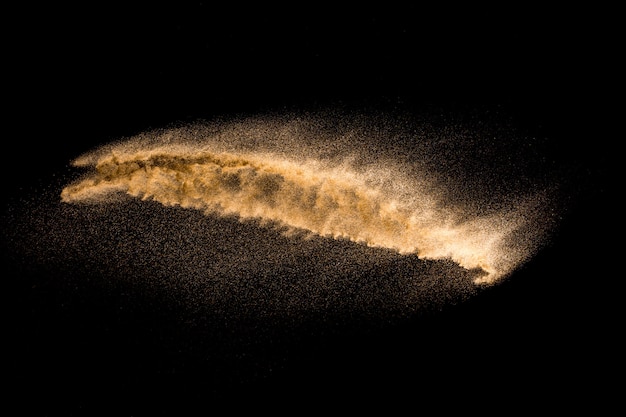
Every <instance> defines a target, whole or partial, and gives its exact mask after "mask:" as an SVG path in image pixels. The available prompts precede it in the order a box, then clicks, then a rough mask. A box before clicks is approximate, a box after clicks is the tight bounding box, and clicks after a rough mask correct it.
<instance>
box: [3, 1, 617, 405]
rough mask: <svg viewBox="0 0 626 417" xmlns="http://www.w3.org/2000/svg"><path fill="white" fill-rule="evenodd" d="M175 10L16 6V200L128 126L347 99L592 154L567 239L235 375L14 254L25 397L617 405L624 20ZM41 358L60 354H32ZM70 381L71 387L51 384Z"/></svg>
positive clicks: (540, 12) (462, 12)
mask: <svg viewBox="0 0 626 417" xmlns="http://www.w3.org/2000/svg"><path fill="white" fill-rule="evenodd" d="M171 3H172V4H165V5H163V4H159V5H153V4H146V5H143V6H139V5H133V6H128V5H126V4H122V5H119V6H118V5H116V6H112V5H110V3H108V2H102V3H101V4H95V5H93V4H92V3H90V5H89V6H85V5H83V6H57V5H45V6H43V5H36V4H28V5H25V6H23V7H22V8H21V10H18V11H15V12H13V14H11V15H8V16H6V17H5V19H7V20H8V21H9V26H8V28H9V30H8V33H7V34H6V35H5V46H6V51H7V52H6V53H7V55H5V57H8V59H5V60H4V67H5V69H7V70H8V75H7V76H5V78H4V80H5V91H7V92H8V93H7V95H5V107H8V109H7V110H6V113H5V114H6V115H7V116H8V117H7V120H5V126H6V127H7V132H6V133H5V135H6V136H5V141H4V142H3V143H4V144H5V162H4V164H3V165H4V166H3V170H5V172H4V177H5V185H6V187H7V189H8V196H9V197H10V198H14V197H19V196H21V195H24V194H28V195H29V196H31V195H32V194H36V192H35V191H33V190H36V189H37V187H42V186H45V185H46V184H47V183H49V182H52V181H53V178H56V177H58V175H60V174H63V173H65V172H66V171H67V163H68V161H70V160H71V159H72V158H74V157H76V156H77V155H79V154H80V153H82V152H84V151H85V150H88V149H91V148H92V147H93V146H95V145H97V144H99V143H103V142H107V141H110V140H111V139H115V138H118V137H121V136H127V135H132V134H135V133H138V132H141V131H144V130H147V129H150V128H153V127H161V126H166V125H168V124H170V123H174V122H180V121H193V120H196V119H198V118H211V117H212V116H214V115H220V114H234V113H237V114H240V113H241V114H256V113H259V112H263V111H267V110H281V109H290V108H307V107H310V108H315V107H316V106H327V105H336V104H341V105H345V104H347V105H351V106H357V107H358V106H373V107H377V108H383V109H384V108H388V109H394V108H402V109H415V111H423V110H426V111H430V112H433V113H434V114H437V113H441V112H452V113H455V114H459V113H460V114H464V113H468V114H469V113H471V114H473V115H476V114H489V115H490V117H497V118H500V119H501V120H506V121H507V122H508V123H512V124H513V125H514V126H515V127H517V128H519V129H520V130H521V131H524V132H528V133H529V134H530V135H534V136H537V137H542V138H548V141H547V143H548V146H547V148H546V149H547V152H548V153H549V155H548V156H547V157H548V158H552V159H557V160H561V161H567V162H572V163H573V164H574V165H576V166H578V167H579V168H580V169H579V170H578V171H577V173H576V175H579V176H580V177H579V178H580V188H577V190H576V197H575V198H573V199H572V201H571V205H570V211H569V212H568V215H567V216H566V218H564V220H563V228H562V229H561V231H560V232H559V234H558V235H557V236H556V238H555V241H554V243H553V245H551V246H550V247H549V248H547V249H546V250H544V251H542V252H541V253H540V254H539V255H538V256H537V258H536V259H535V260H534V261H533V262H532V263H531V264H530V265H528V266H527V267H525V268H524V269H523V270H522V271H520V272H518V273H517V275H516V276H515V277H514V279H511V280H510V281H508V282H507V283H505V284H503V285H501V286H498V287H497V288H494V289H493V290H492V291H489V292H487V293H485V294H483V295H481V296H480V297H478V298H476V299H472V300H470V301H469V302H468V303H465V304H462V305H459V306H455V307H453V308H450V309H447V310H445V311H441V312H439V313H438V314H434V315H432V316H429V317H425V318H420V319H415V320H414V321H411V320H409V321H408V322H402V323H401V324H398V323H395V324H390V325H389V327H383V328H382V329H378V330H372V329H369V330H367V331H360V329H358V328H357V329H352V331H351V332H348V333H345V334H340V335H337V334H335V335H327V336H325V338H324V339H323V340H321V341H320V340H317V341H316V343H312V344H307V345H304V344H301V345H298V344H297V343H292V344H288V343H286V342H285V343H284V344H281V343H282V342H276V345H277V346H279V347H280V348H277V350H276V351H272V352H266V353H262V352H256V353H255V354H257V355H259V357H260V356H262V355H263V354H267V355H284V356H285V358H286V359H285V362H284V363H285V365H284V366H283V368H282V369H281V370H280V372H278V373H277V374H276V376H267V375H265V374H264V375H263V376H262V377H260V378H259V379H258V380H256V379H254V378H250V375H249V374H246V375H245V378H244V377H242V381H241V382H240V383H234V384H233V383H232V381H231V382H229V384H226V383H222V382H221V381H220V380H215V379H214V378H213V376H212V375H210V374H208V373H207V372H205V368H203V365H202V363H203V362H202V360H201V359H199V358H200V357H201V354H199V353H198V352H196V351H195V350H193V349H192V348H189V347H188V345H186V344H185V345H184V347H183V348H181V346H183V345H182V343H183V342H180V343H181V345H180V346H179V345H177V342H176V341H175V335H176V331H175V330H174V329H172V328H171V326H172V325H173V324H172V322H169V321H168V319H167V314H166V313H164V312H161V311H158V308H155V307H150V306H147V307H145V308H141V309H138V310H137V311H136V313H135V314H128V315H125V316H120V315H119V314H118V315H115V317H112V316H111V309H112V307H111V306H110V304H107V303H110V302H111V300H108V299H104V298H102V297H98V295H97V294H91V295H90V296H88V297H87V298H86V299H85V300H75V299H74V298H73V297H72V294H71V292H68V290H67V289H59V288H57V287H55V286H54V285H52V286H49V287H48V290H41V289H38V290H34V289H33V288H34V286H33V285H31V284H32V283H33V282H35V281H36V282H39V281H38V280H41V279H42V277H41V276H38V275H37V274H42V272H35V273H33V274H34V275H26V274H25V273H23V271H22V270H21V269H19V268H17V267H14V266H12V265H13V264H12V263H11V261H9V260H7V262H6V263H7V264H8V265H10V267H9V268H8V269H7V272H8V274H7V275H8V279H7V280H6V281H5V282H8V284H7V286H6V288H7V291H5V292H4V297H5V298H6V299H7V303H5V305H7V306H9V307H10V308H9V311H8V312H7V313H6V314H5V318H6V319H8V321H9V322H10V323H11V326H10V327H9V328H10V329H13V328H16V329H21V331H18V332H17V333H16V334H17V335H19V336H15V335H14V334H13V333H9V334H8V337H7V338H6V339H5V340H6V341H7V343H8V344H10V345H11V346H12V347H15V352H14V353H12V354H11V355H8V356H5V360H6V361H7V362H8V363H9V364H10V365H11V366H12V368H11V369H12V370H14V371H15V373H12V374H11V375H12V376H11V378H12V381H15V383H12V381H8V383H9V385H12V386H13V388H16V390H17V393H14V392H10V393H9V395H10V396H11V397H12V398H13V399H17V403H18V407H23V408H24V409H25V410H30V409H31V408H36V409H39V410H43V411H42V413H39V414H37V415H49V414H48V412H51V411H52V410H56V409H62V410H66V411H67V412H68V414H72V413H75V414H80V413H81V412H82V411H85V412H86V413H87V414H88V415H92V413H91V410H94V409H109V408H110V409H112V410H115V412H114V415H137V414H140V413H141V410H144V409H145V410H149V411H150V412H152V413H155V412H156V414H157V415H158V414H159V412H162V413H163V414H172V415H180V413H183V412H184V410H186V409H188V408H199V409H201V410H203V411H204V412H205V413H208V412H211V411H216V410H217V407H218V405H219V406H222V405H224V404H226V405H228V406H233V405H234V406H239V405H249V406H252V409H254V408H255V407H259V409H260V408H261V407H262V406H263V408H269V409H273V408H275V407H276V408H281V407H285V406H286V405H288V408H289V407H291V408H292V409H293V410H294V411H295V412H299V411H300V410H308V409H309V407H322V408H325V409H330V407H334V406H335V405H336V404H340V405H345V406H348V407H349V409H350V408H352V407H357V408H358V407H363V408H365V409H367V408H368V407H369V406H370V405H372V406H373V405H382V406H383V407H384V409H386V408H387V407H390V406H394V405H401V406H403V407H408V409H409V410H414V409H415V410H421V409H423V408H427V407H431V406H433V405H435V406H437V407H442V408H447V407H449V406H458V407H460V408H461V409H464V408H466V407H467V408H474V407H478V408H483V407H488V406H491V405H492V404H493V401H494V400H498V399H503V400H506V403H503V404H504V405H499V407H504V408H505V410H516V409H518V407H535V406H539V404H542V406H543V404H548V405H549V406H553V407H556V408H557V409H560V407H563V406H571V405H573V406H575V407H577V406H579V405H580V406H590V407H597V406H602V405H604V404H606V403H607V402H608V401H609V400H611V399H612V398H613V397H612V396H613V393H612V391H611V389H610V387H607V386H605V384H603V381H604V379H605V377H606V376H607V375H610V374H614V373H615V372H617V368H616V365H617V363H618V362H617V361H616V360H615V359H613V358H614V357H613V356H612V353H614V352H616V346H615V343H616V335H617V334H618V333H619V330H620V328H619V327H617V325H615V324H614V319H615V318H616V315H617V311H618V310H619V309H618V308H617V306H618V304H616V303H615V302H614V301H611V299H612V297H611V294H613V293H614V287H615V286H616V281H617V278H618V277H617V276H616V274H615V273H612V272H611V268H609V267H607V266H605V265H606V264H607V263H609V262H611V258H610V257H608V258H607V255H606V254H607V253H609V252H608V249H606V246H607V243H606V240H605V236H606V231H607V229H609V228H610V224H611V223H612V222H613V219H614V217H612V215H611V212H610V211H607V209H606V206H607V204H606V203H607V202H608V200H609V195H610V194H611V193H612V188H611V187H609V185H608V179H609V175H608V171H609V169H608V158H605V155H606V154H609V153H610V152H611V150H610V149H611V146H612V142H611V141H610V140H609V139H608V138H609V137H610V132H609V131H608V125H610V121H611V120H612V119H613V118H614V116H615V114H616V112H615V111H613V110H611V109H612V108H613V102H612V101H611V98H610V97H611V96H613V95H614V93H613V91H614V84H612V82H613V81H612V79H613V76H614V75H615V74H616V69H615V66H616V58H615V56H616V53H617V51H616V50H615V49H614V45H615V42H614V36H615V33H616V28H615V27H614V26H613V25H612V19H611V18H610V16H611V13H610V12H608V11H607V12H605V11H590V10H583V9H578V10H576V9H567V10H562V9H557V10H544V9H542V8H532V9H531V8H526V7H525V6H522V5H519V6H517V7H512V8H511V9H508V10H499V9H497V8H494V7H489V8H480V9H476V8H474V7H470V6H463V7H462V8H457V6H453V5H444V6H442V7H440V8H438V9H437V10H433V9H428V8H425V7H420V6H410V5H406V6H402V7H391V6H387V7H384V8H380V6H378V5H372V6H346V7H343V6H342V7H340V6H339V5H335V6H323V5H317V4H310V5H308V6H298V7H295V6H289V5H282V6H280V7H277V6H267V5H263V4H262V5H254V6H249V5H243V4H241V5H240V4H237V5H222V4H219V5H218V4H213V3H210V2H189V3H182V2H171ZM494 115H495V116H494ZM472 117H476V116H472ZM9 132H10V133H9ZM55 176H56V177H55ZM6 244H10V242H6ZM59 279H61V278H59ZM46 291H48V292H46ZM94 292H95V290H94ZM16 300H17V301H18V302H15V301H16ZM116 302H118V303H119V300H117V301H116ZM63 303H65V305H67V303H69V304H70V306H71V307H70V308H69V309H68V308H66V307H63V308H62V307H60V305H62V304H63ZM68 311H69V312H68ZM151 326H152V327H153V328H154V329H157V330H155V331H157V332H159V331H160V332H161V334H163V335H164V336H163V338H164V339H165V340H167V341H169V342H168V343H169V344H167V343H165V344H162V343H161V342H160V340H161V339H158V338H156V339H155V338H154V337H153V336H148V334H150V335H154V332H152V331H148V330H146V331H145V332H144V333H141V332H140V335H139V336H137V335H136V333H135V330H136V329H137V328H144V329H145V328H146V327H147V328H150V327H151ZM159 326H161V330H158V328H159ZM416 330H419V331H416ZM302 331H303V332H304V333H306V330H302ZM81 332H82V336H79V335H78V334H81ZM85 334H87V336H85ZM102 335H105V336H102ZM418 335H419V336H418ZM190 337H191V340H193V335H192V336H190ZM302 339H303V340H309V341H310V338H309V339H307V337H304V336H303V337H302ZM50 340H54V343H52V344H51V345H52V347H50V344H49V342H50ZM184 343H188V342H184ZM307 343H309V342H307ZM165 345H167V346H165ZM287 345H288V346H289V348H286V347H284V346H287ZM120 346H125V347H123V348H122V347H120ZM492 347H493V348H492ZM179 348H180V349H179ZM48 349H52V352H53V355H48V356H52V357H56V358H58V362H56V363H49V362H44V361H42V360H37V359H36V357H37V356H41V354H42V353H43V352H44V351H45V352H47V353H50V352H49V351H48ZM177 349H178V350H177ZM477 351H480V352H483V354H482V355H477V356H473V352H477ZM191 352H193V353H191ZM485 352H487V353H486V354H485ZM250 361H251V363H252V364H251V365H250V369H252V368H254V361H255V358H254V357H253V358H252V359H250ZM258 361H261V362H262V359H258ZM53 362H54V361H53ZM261 368H262V366H261ZM177 369H178V371H176V370H177ZM224 369H228V364H225V365H224ZM181 370H182V371H181ZM248 371H249V369H248ZM263 372H267V370H262V371H260V373H261V374H263ZM620 376H621V375H619V374H618V375H616V377H617V380H619V377H620ZM231 377H232V379H233V380H235V381H236V380H237V375H231ZM64 378H69V379H71V381H70V382H69V383H63V384H57V382H56V381H61V380H63V379H64ZM120 380H123V381H125V382H124V383H123V384H120V383H119V381H120ZM61 387H62V388H61ZM116 387H117V388H116ZM218 394H219V395H218ZM329 398H333V399H334V400H333V401H335V402H331V401H329V400H328V399H329ZM226 400H228V401H226ZM33 406H34V407H33ZM214 407H215V409H214ZM135 413H136V414H135ZM151 415H154V414H151Z"/></svg>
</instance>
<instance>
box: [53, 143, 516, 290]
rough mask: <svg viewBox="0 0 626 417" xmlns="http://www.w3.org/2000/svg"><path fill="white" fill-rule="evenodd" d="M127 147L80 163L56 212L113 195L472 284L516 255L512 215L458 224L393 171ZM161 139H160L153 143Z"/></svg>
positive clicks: (454, 214)
mask: <svg viewBox="0 0 626 417" xmlns="http://www.w3.org/2000/svg"><path fill="white" fill-rule="evenodd" d="M165 136H167V138H168V139H167V140H165V141H164V140H160V141H154V142H152V143H150V142H149V141H136V140H135V141H133V140H130V141H127V142H121V143H118V144H115V145H112V146H110V147H108V148H103V149H101V150H99V151H98V152H95V153H92V154H88V155H85V156H83V157H81V158H79V159H77V160H76V161H74V165H76V166H83V167H91V168H92V169H93V170H92V172H90V173H88V175H87V176H85V177H83V178H82V179H80V180H78V181H76V182H75V183H73V184H70V185H68V186H67V187H65V188H64V189H63V190H62V193H61V198H62V201H63V202H66V203H79V202H103V201H107V200H109V199H111V198H112V197H113V196H115V195H116V194H118V193H125V194H127V195H130V196H133V197H136V198H140V199H143V200H148V199H151V200H154V201H157V202H159V203H161V204H163V205H166V206H180V207H184V208H191V209H197V210H202V211H204V212H206V213H207V214H215V215H222V216H232V215H235V216H238V217H239V218H241V219H259V220H262V221H266V222H267V221H269V222H275V223H276V224H278V225H281V226H285V227H287V228H289V229H290V230H304V231H308V232H310V233H313V234H317V235H321V236H327V237H332V238H335V239H349V240H350V241H354V242H359V243H364V244H367V245H370V246H376V247H384V248H389V249H393V250H396V251H398V252H400V253H403V254H416V255H417V256H418V257H420V258H422V259H433V260H437V259H451V260H453V261H454V262H456V263H458V264H459V265H460V266H461V267H463V268H466V269H468V270H476V271H479V270H482V272H480V273H479V274H478V277H477V278H476V279H475V281H474V282H475V283H477V284H491V283H494V282H496V281H497V280H499V279H500V278H502V277H504V276H506V275H507V274H509V273H510V272H511V271H512V270H513V269H514V268H515V267H516V266H517V265H518V264H519V263H520V262H522V261H523V259H524V257H525V254H524V253H522V252H523V251H520V250H516V249H515V248H513V247H512V246H511V245H510V244H507V239H508V238H509V237H510V235H511V234H512V233H514V232H515V231H516V230H517V229H518V228H519V227H520V226H522V224H523V223H524V220H521V219H523V216H520V215H519V213H516V212H514V211H508V212H506V213H504V212H503V213H495V214H494V213H491V214H489V215H486V216H467V215H466V213H463V212H460V211H459V210H458V209H455V208H454V207H447V208H446V207H442V205H441V204H440V201H439V200H438V198H437V196H436V194H435V192H434V191H433V190H432V189H428V187H417V186H416V185H415V184H416V183H415V181H412V180H411V179H410V178H408V177H407V176H406V175H404V174H403V173H402V172H401V170H396V169H395V168H394V167H389V166H384V164H381V165H383V166H370V167H367V168H366V169H363V168H361V167H359V168H356V167H354V166H352V165H351V164H350V163H349V162H346V163H341V164H329V163H327V162H325V161H322V160H319V159H315V158H309V159H305V158H300V157H297V156H295V155H294V156H293V157H289V156H286V155H285V152H276V151H275V150H274V151H272V152H268V151H265V150H262V151H261V150H254V149H251V148H249V149H234V150H232V149H231V150H230V151H225V150H224V149H225V147H224V146H219V144H218V142H217V141H213V142H212V141H211V140H206V141H199V142H194V143H190V142H183V141H176V140H174V141H172V140H171V138H172V137H175V136H176V131H173V132H170V133H168V134H167V135H165ZM161 139H162V138H161Z"/></svg>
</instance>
